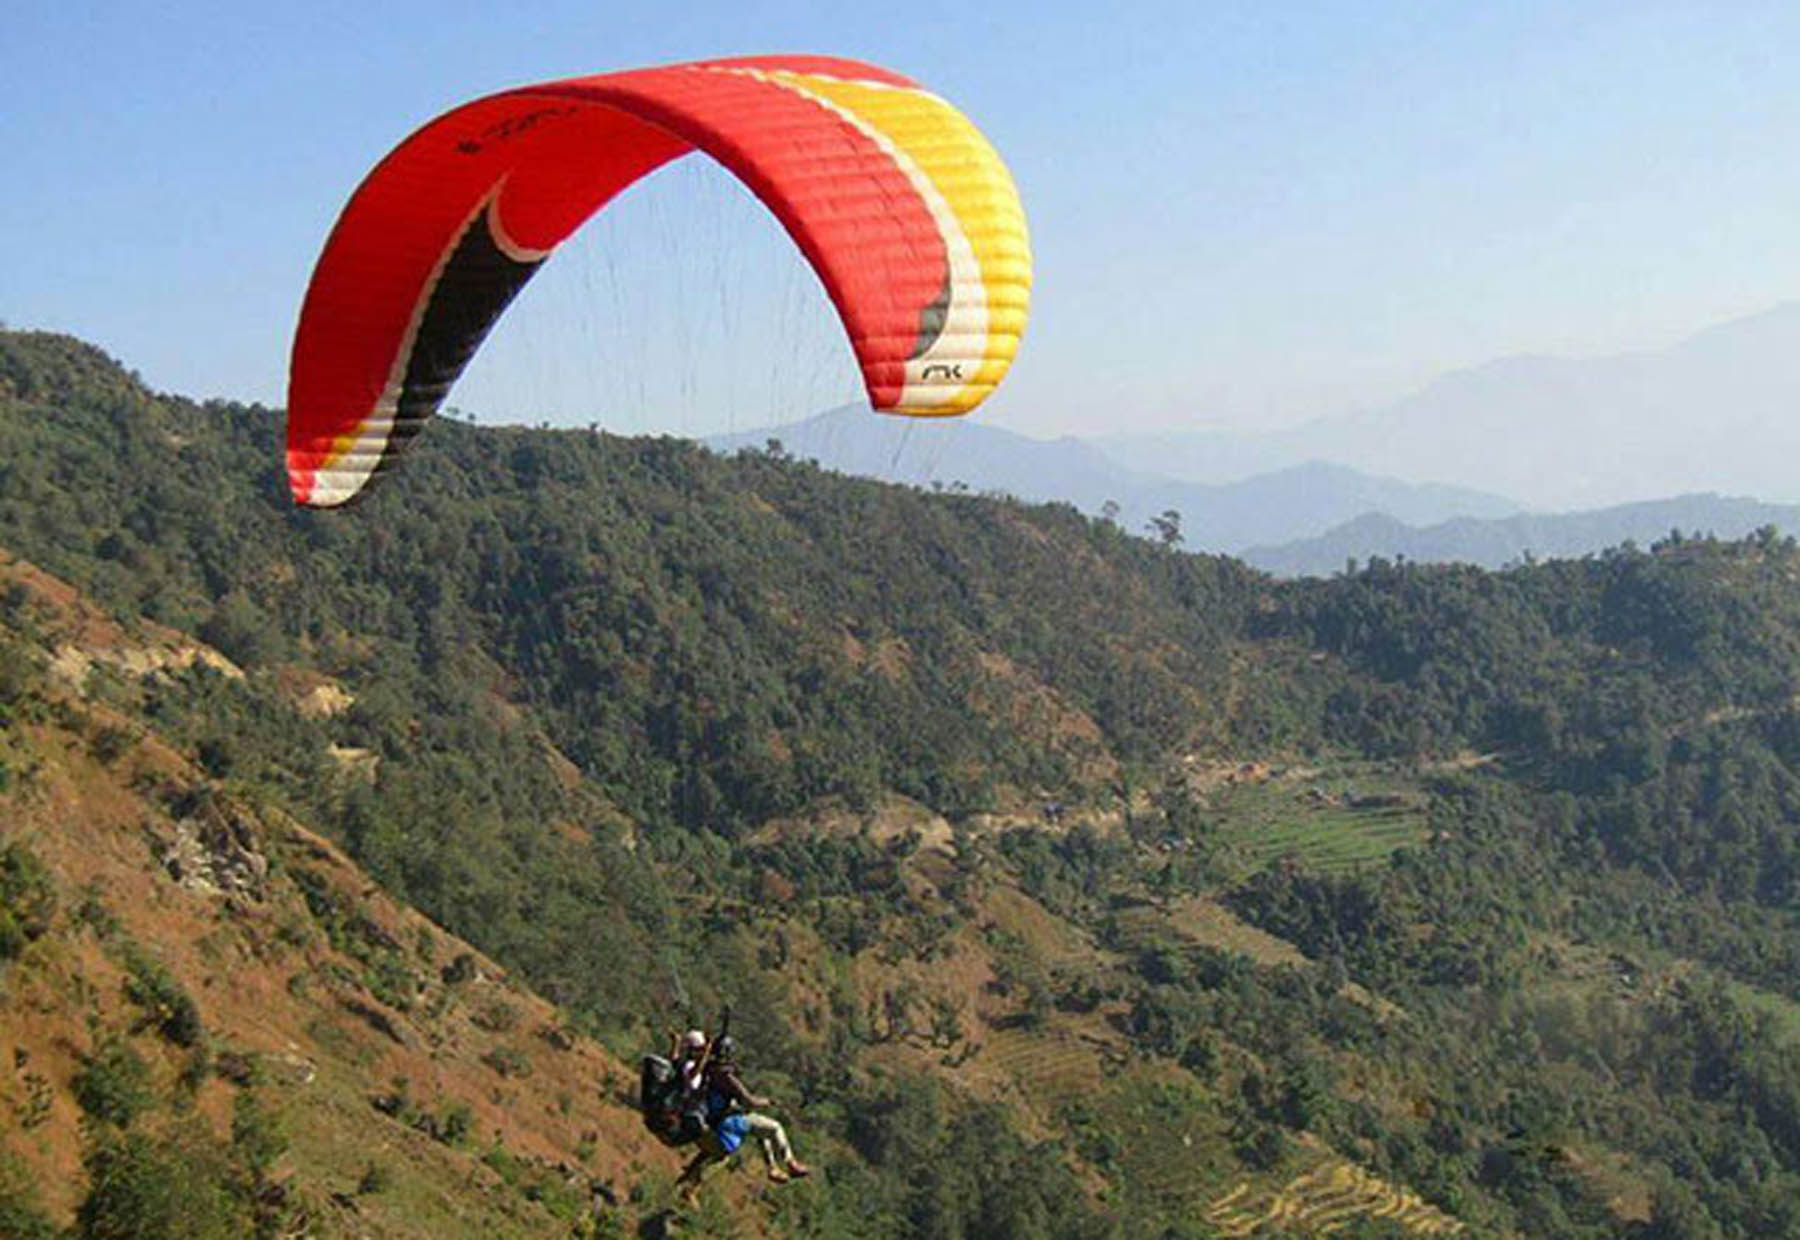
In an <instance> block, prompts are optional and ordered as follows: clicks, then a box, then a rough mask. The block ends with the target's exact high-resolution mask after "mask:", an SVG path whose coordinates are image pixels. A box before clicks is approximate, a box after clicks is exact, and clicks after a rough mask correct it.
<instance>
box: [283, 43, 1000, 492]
mask: <svg viewBox="0 0 1800 1240" xmlns="http://www.w3.org/2000/svg"><path fill="white" fill-rule="evenodd" d="M695 149H699V150H702V151H704V152H706V153H707V154H708V155H710V156H711V157H712V158H714V159H715V160H717V161H718V162H719V163H720V164H722V165H724V166H725V167H726V168H727V169H729V170H730V171H731V172H733V173H734V174H735V175H737V176H738V177H739V178H740V179H742V180H743V181H744V182H745V183H746V184H747V185H748V186H749V187H750V188H751V189H752V190H753V191H754V192H755V193H756V195H757V196H758V197H759V198H760V199H761V200H762V201H763V202H764V203H765V204H766V205H767V206H768V207H769V208H770V210H771V211H773V212H774V214H775V215H776V216H777V217H778V218H779V219H780V221H781V222H782V224H783V225H784V227H785V228H786V229H787V231H788V232H789V234H790V235H791V236H792V237H793V238H794V239H795V241H796V242H797V243H798V244H799V246H800V248H801V250H802V252H803V253H804V254H805V256H806V258H807V259H808V261H809V262H810V263H811V264H812V265H813V267H814V268H815V269H816V270H817V271H818V273H819V276H820V279H821V280H822V281H823V283H824V285H825V288H826V291H827V292H828V294H829V295H830V297H831V299H832V301H833V303H834V304H835V306H836V307H837V310H838V312H839V314H840V316H841V317H842V319H843V321H844V326H845V329H846V331H847V333H848V334H849V337H850V341H851V344H852V347H853V348H854V349H855V352H856V355H857V359H858V361H859V363H860V364H861V367H862V370H863V374H864V381H865V384H866V386H867V389H868V393H869V398H870V403H871V404H872V405H873V406H874V407H876V408H878V409H884V410H892V411H895V412H905V413H916V414H950V413H962V412H966V411H967V410H968V409H970V408H973V407H974V405H976V404H978V403H979V402H980V401H981V399H983V398H984V397H985V396H986V395H987V394H988V393H989V392H991V391H992V390H993V387H994V385H995V384H997V383H998V382H999V379H1000V377H1001V375H1002V374H1004V372H1005V369H1006V367H1007V365H1008V364H1009V363H1010V361H1011V358H1012V356H1013V353H1014V351H1015V350H1016V348H1017V344H1018V338H1019V334H1020V333H1021V332H1022V330H1023V327H1024V317H1025V310H1026V305H1027V302H1028V299H1029V287H1030V256H1029V250H1028V245H1027V241H1026V236H1025V226H1024V216H1023V212H1022V211H1021V210H1020V208H1019V205H1018V198H1017V194H1016V193H1015V191H1014V190H1013V187H1012V183H1011V180H1010V178H1009V177H1008V176H1007V174H1006V170H1005V168H1004V166H1003V165H1001V163H1000V161H999V158H998V156H996V155H995V154H994V153H993V150H992V148H991V147H989V146H988V145H987V143H986V142H985V140H984V139H982V138H981V136H980V134H979V133H978V132H977V131H976V130H975V129H974V127H973V126H972V125H970V124H969V123H968V122H967V120H965V119H964V118H962V116H961V115H960V114H959V113H957V112H956V111H955V109H953V108H951V107H950V106H949V105H948V104H946V103H944V102H943V101H942V100H940V99H938V98H936V97H935V96H933V95H930V94H928V93H927V92H925V91H923V90H920V89H919V88H918V87H916V86H914V85H913V84H912V83H910V82H908V81H907V80H906V79H904V78H901V77H899V76H898V75H895V74H893V73H889V72H887V71H885V70H882V69H878V68H875V67H874V66H871V65H865V64H859V63H857V62H854V61H843V60H833V59H828V58H823V57H801V56H788V57H756V58H750V59H744V60H728V61H708V62H701V63H696V64H691V65H674V66H668V67H663V68H655V69H643V70H634V71H630V72H625V73H615V74H603V75H599V76H595V77H586V78H575V79H570V80H567V81H561V82H552V83H545V84H543V85H539V86H530V87H524V88H521V89H519V90H515V91H509V92H506V93H504V94H500V95H494V96H490V97H488V98H486V99H481V100H477V101H475V102H473V103H470V104H467V105H465V106H463V107H460V108H457V109H456V110H454V111H452V112H450V113H447V114H446V115H444V116H442V117H440V118H438V119H437V120H435V121H433V122H431V123H430V124H428V125H427V126H425V127H424V128H423V129H421V130H419V131H418V132H417V133H415V134H414V135H413V136H412V137H410V138H408V139H407V140H406V141H405V142H403V143H402V144H401V145H400V146H399V147H398V148H396V149H395V150H394V151H393V152H392V153H391V154H390V155H389V156H388V157H387V158H386V159H384V160H383V161H382V162H381V164H380V165H378V166H377V167H376V169H375V170H374V171H373V172H372V173H371V174H370V175H369V177H368V179H367V180H365V181H364V183H363V184H362V186H361V187H360V188H359V189H358V190H357V192H356V194H355V195H354V196H353V197H352V199H351V201H350V203H349V205H348V206H347V207H346V208H345V210H344V213H343V215H342V217H341V218H340V219H339V221H338V224H337V227H336V228H335V229H334V230H333V232H332V235H331V238H330V240H329V241H328V242H327V243H326V246H325V251H324V253H323V255H322V256H321V257H320V259H319V263H318V267H317V269H316V270H315V271H314V273H313V279H312V283H311V286H310V287H309V288H308V290H307V296H306V302H305V305H304V306H303V308H302V311H301V317H300V325H299V328H298V330H297V332H296V334H295V340H294V355H293V363H292V368H291V373H290V380H289V393H288V476H289V482H290V486H291V488H292V490H293V494H294V498H295V499H296V500H297V501H299V502H301V503H303V504H311V505H316V506H328V505H333V504H340V503H343V502H345V501H346V500H349V499H351V498H353V497H354V496H355V495H356V494H358V493H359V492H360V491H361V490H362V488H363V487H364V486H366V485H367V483H368V482H369V480H370V479H371V478H372V477H373V476H374V475H376V474H377V473H379V472H380V471H381V470H382V469H384V468H386V467H387V466H388V465H389V464H391V462H392V461H393V459H394V458H395V456H396V454H397V453H398V452H399V451H400V450H401V449H403V448H404V446H405V445H406V443H407V442H408V441H409V440H410V439H411V438H412V437H413V435H415V434H416V433H417V432H418V430H419V429H420V428H421V427H422V426H423V424H424V422H425V420H426V419H427V418H429V417H430V415H431V414H432V413H433V412H435V411H436V409H437V407H438V405H439V404H440V403H441V402H442V400H443V398H444V395H445V394H446V392H447V391H448V390H449V388H450V385H451V384H452V383H454V382H455V380H456V378H457V376H458V375H460V374H461V373H462V370H463V368H464V367H465V366H466V365H467V363H468V361H469V359H470V357H471V356H472V355H473V353H474V351H475V349H476V348H477V347H478V346H479V345H480V343H481V341H482V339H483V338H484V337H485V336H486V334H487V332H488V330H489V328H491V327H492V325H493V323H494V321H495V320H496V319H497V318H498V317H499V315H500V314H501V312H502V311H503V310H504V309H505V308H506V306H507V304H508V303H509V302H510V301H511V300H512V298H513V297H514V296H515V295H516V294H517V293H518V291H519V290H520V289H521V288H522V287H523V286H524V284H525V282H526V281H527V280H528V279H530V277H531V275H532V274H533V273H534V272H535V271H536V270H537V268H538V266H539V265H540V264H541V263H542V262H543V261H544V259H545V258H546V257H547V256H548V255H549V253H550V252H551V251H552V250H553V249H555V247H556V246H557V245H558V244H560V243H561V242H562V241H563V240H564V239H565V238H567V237H568V236H569V234H570V233H572V232H573V231H574V230H575V229H576V228H578V227H580V225H581V224H582V223H583V221H585V220H586V219H587V218H588V217H589V216H591V215H592V214H593V213H594V212H595V211H597V210H599V209H600V208H601V207H603V206H604V205H605V204H606V203H607V202H608V201H609V200H611V199H612V198H613V197H614V196H616V195H617V194H618V193H619V192H620V191H622V190H623V189H625V188H626V187H627V186H629V185H631V184H632V183H633V182H635V181H637V180H638V179H639V178H641V177H643V176H645V175H646V174H648V173H649V172H651V171H653V170H654V169H656V168H658V167H660V166H661V165H662V164H664V163H666V162H668V161H669V160H672V159H675V158H678V157H679V156H682V155H684V154H687V153H689V152H690V151H692V150H695Z"/></svg>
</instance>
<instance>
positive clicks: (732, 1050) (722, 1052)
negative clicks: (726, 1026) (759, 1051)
mask: <svg viewBox="0 0 1800 1240" xmlns="http://www.w3.org/2000/svg"><path fill="white" fill-rule="evenodd" d="M712 1057H713V1061H714V1062H716V1063H730V1062H731V1061H732V1060H733V1059H734V1058H736V1057H737V1039H736V1038H734V1037H732V1036H731V1035H730V1034H729V1033H727V1034H725V1035H723V1036H722V1037H720V1038H719V1040H718V1041H717V1042H714V1043H713V1052H712Z"/></svg>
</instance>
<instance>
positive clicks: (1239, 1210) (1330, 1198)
mask: <svg viewBox="0 0 1800 1240" xmlns="http://www.w3.org/2000/svg"><path fill="white" fill-rule="evenodd" d="M1205 1215H1206V1219H1207V1221H1208V1222H1210V1223H1211V1224H1212V1225H1213V1227H1214V1228H1216V1229H1217V1230H1218V1233H1219V1234H1220V1235H1221V1236H1227V1237H1233V1238H1235V1237H1241V1236H1250V1235H1254V1234H1255V1233H1256V1231H1257V1229H1258V1228H1262V1227H1271V1226H1279V1227H1282V1228H1285V1229H1287V1230H1289V1231H1296V1232H1301V1233H1304V1234H1306V1235H1313V1236H1329V1235H1331V1234H1332V1233H1333V1232H1336V1231H1338V1230H1340V1229H1341V1228H1343V1227H1345V1226H1347V1225H1348V1224H1349V1223H1350V1221H1351V1220H1352V1219H1355V1218H1359V1217H1367V1218H1386V1219H1393V1220H1394V1221H1395V1222H1397V1223H1399V1224H1400V1225H1401V1226H1402V1227H1404V1228H1406V1229H1407V1230H1408V1231H1410V1232H1412V1233H1413V1234H1414V1235H1419V1236H1456V1235H1461V1234H1462V1232H1463V1225H1462V1223H1461V1222H1459V1221H1457V1220H1456V1219H1453V1218H1451V1217H1450V1216H1449V1215H1448V1214H1445V1213H1444V1212H1443V1211H1442V1210H1439V1209H1438V1208H1437V1207H1435V1206H1432V1205H1428V1204H1427V1203H1426V1202H1424V1201H1423V1200H1421V1199H1420V1198H1419V1197H1418V1195H1417V1194H1415V1193H1411V1192H1408V1191H1406V1190H1405V1189H1401V1188H1395V1187H1394V1186H1393V1185H1392V1184H1389V1183H1388V1182H1387V1181H1386V1180H1383V1179H1381V1178H1380V1177H1379V1176H1375V1175H1371V1174H1370V1173H1369V1172H1367V1171H1365V1170H1363V1169H1362V1168H1361V1167H1358V1166H1356V1165H1355V1164H1354V1163H1348V1162H1344V1161H1342V1160H1340V1159H1331V1160H1328V1161H1326V1162H1323V1163H1321V1164H1319V1165H1318V1166H1316V1167H1314V1168H1312V1169H1311V1170H1309V1171H1305V1172H1303V1173H1301V1174H1300V1175H1298V1176H1295V1177H1294V1178H1293V1179H1291V1180H1289V1181H1288V1182H1287V1183H1286V1184H1283V1185H1282V1186H1281V1187H1280V1188H1276V1189H1266V1188H1256V1187H1253V1186H1252V1185H1251V1184H1250V1183H1249V1182H1248V1181H1245V1182H1244V1183H1241V1184H1238V1185H1237V1186H1236V1187H1234V1188H1233V1189H1232V1190H1231V1191H1230V1192H1228V1193H1226V1194H1225V1195H1224V1196H1223V1197H1220V1198H1219V1199H1218V1200H1216V1201H1214V1202H1213V1203H1212V1204H1211V1205H1209V1206H1207V1208H1206V1211H1205Z"/></svg>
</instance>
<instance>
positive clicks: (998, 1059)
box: [982, 1029, 1106, 1118]
mask: <svg viewBox="0 0 1800 1240" xmlns="http://www.w3.org/2000/svg"><path fill="white" fill-rule="evenodd" d="M982 1059H983V1061H984V1063H985V1066H986V1067H987V1069H988V1070H990V1071H998V1072H1001V1073H1004V1074H1005V1075H1006V1076H1008V1077H1010V1078H1011V1079H1012V1080H1013V1081H1014V1082H1015V1083H1016V1084H1017V1085H1018V1087H1019V1090H1020V1092H1021V1093H1023V1094H1024V1095H1025V1097H1026V1098H1028V1099H1029V1100H1030V1102H1031V1104H1032V1106H1033V1107H1034V1108H1036V1109H1038V1110H1039V1111H1041V1112H1042V1113H1043V1114H1044V1116H1045V1117H1046V1118H1047V1117H1049V1116H1053V1115H1055V1114H1056V1113H1057V1111H1058V1110H1059V1109H1061V1108H1062V1107H1064V1106H1067V1105H1069V1104H1071V1103H1075V1102H1079V1101H1081V1100H1082V1099H1084V1098H1090V1097H1092V1096H1093V1095H1094V1094H1095V1093H1096V1092H1098V1091H1099V1090H1100V1089H1101V1088H1102V1087H1103V1086H1104V1085H1105V1082H1106V1075H1105V1067H1104V1055H1103V1048H1101V1047H1099V1046H1096V1045H1094V1044H1093V1043H1091V1042H1089V1041H1086V1040H1085V1039H1082V1038H1080V1037H1077V1036H1074V1035H1070V1034H1065V1033H1061V1032H1056V1033H1050V1034H1045V1033H1042V1032H1039V1033H1029V1032H1027V1031H1025V1030H1020V1029H1000V1030H996V1031H994V1032H993V1033H992V1034H990V1035H989V1037H988V1040H987V1044H986V1045H985V1046H984V1047H983V1048H982Z"/></svg>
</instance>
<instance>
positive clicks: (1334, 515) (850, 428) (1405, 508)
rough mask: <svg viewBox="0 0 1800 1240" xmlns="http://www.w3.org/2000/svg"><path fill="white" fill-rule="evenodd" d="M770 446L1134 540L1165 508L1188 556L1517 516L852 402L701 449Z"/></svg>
mask: <svg viewBox="0 0 1800 1240" xmlns="http://www.w3.org/2000/svg"><path fill="white" fill-rule="evenodd" d="M771 439H774V440H779V441H780V442H781V446H782V449H783V450H784V451H786V452H788V453H790V454H791V455H793V456H796V457H799V458H801V459H812V460H816V461H818V462H819V464H820V465H823V466H825V467H826V468H828V469H833V470H837V471H839V472H842V473H847V474H858V475H862V476H865V477H871V478H880V479H883V480H885V481H888V482H896V483H905V484H909V485H913V486H930V485H934V484H935V485H940V486H944V487H952V486H957V485H962V486H966V487H967V488H968V489H969V490H972V491H977V492H980V491H1004V492H1006V493H1007V494H1010V495H1015V496H1017V497H1019V498H1020V499H1027V500H1039V501H1058V502H1062V503H1068V504H1073V505H1074V506H1075V507H1077V508H1079V509H1080V510H1081V511H1083V512H1086V513H1089V514H1090V515H1096V516H1097V515H1100V514H1101V513H1102V512H1103V510H1104V506H1105V505H1106V504H1107V503H1108V502H1109V501H1110V502H1111V503H1114V504H1117V505H1118V513H1117V517H1116V519H1117V521H1118V522H1119V524H1120V525H1122V526H1123V527H1124V528H1126V529H1128V530H1131V531H1132V532H1134V533H1141V532H1143V530H1144V529H1145V526H1146V524H1147V523H1148V522H1149V521H1150V519H1151V518H1152V517H1153V516H1156V515H1158V514H1160V513H1162V512H1164V511H1166V510H1168V509H1174V510H1175V511H1177V512H1179V513H1180V514H1181V517H1182V526H1181V528H1182V533H1183V537H1184V540H1185V545H1186V546H1187V547H1188V548H1189V549H1191V550H1197V551H1223V552H1236V551H1238V550H1240V549H1242V548H1244V547H1248V546H1252V545H1256V544H1274V543H1285V542H1289V541H1292V540H1295V539H1301V538H1308V537H1312V536H1314V535H1317V534H1319V533H1321V532H1322V531H1324V530H1327V529H1330V528H1332V527H1333V526H1336V525H1339V524H1341V523H1343V522H1346V521H1350V520H1352V519H1353V518H1356V517H1358V516H1361V515H1363V514H1365V513H1370V512H1383V513H1388V514H1391V515H1392V516H1393V517H1395V518H1396V519H1398V520H1401V521H1404V522H1407V523H1411V524H1415V525H1429V524H1432V523H1435V522H1439V521H1445V520H1448V519H1450V518H1452V517H1458V516H1476V517H1487V518H1497V517H1505V516H1510V515H1513V514H1515V513H1517V512H1519V510H1520V509H1519V506H1518V505H1517V504H1515V503H1513V502H1512V501H1511V500H1508V499H1505V498H1503V497H1501V496H1498V495H1494V494H1491V493H1488V492H1484V491H1480V490H1477V489H1474V488H1467V487H1454V486H1439V485H1434V484H1417V483H1407V482H1398V481H1395V480H1394V479H1391V478H1383V477H1377V476H1375V475H1371V474H1367V473H1364V472H1361V471H1359V470H1356V469H1351V468H1346V467H1344V466H1341V465H1330V464H1324V463H1321V462H1318V461H1307V462H1301V463H1295V464H1291V465H1289V466H1287V467H1284V468H1281V469H1277V470H1273V471H1270V472H1268V473H1265V474H1261V475H1258V476H1256V477H1251V478H1245V479H1241V480H1238V481H1234V482H1230V483H1225V484H1220V485H1207V484H1204V483H1195V482H1185V481H1180V480H1177V479H1172V478H1168V477H1162V476H1158V475H1156V474H1155V473H1153V472H1149V471H1141V470H1134V469H1129V468H1127V467H1125V466H1123V465H1120V464H1119V463H1118V462H1117V461H1115V460H1113V459H1111V458H1110V457H1109V456H1108V455H1107V454H1106V453H1104V452H1102V451H1100V450H1099V449H1098V448H1096V447H1094V446H1093V445H1092V444H1090V443H1087V442H1084V441H1082V440H1079V439H1073V438H1064V439H1057V440H1040V439H1031V438H1029V437H1027V436H1024V435H1019V434H1015V433H1013V432H1011V431H1005V430H1001V429H999V428H997V427H993V426H988V425H984V424H982V423H980V422H975V421H969V420H964V419H955V420H952V419H915V418H893V417H882V416H879V415H876V414H872V413H870V412H869V411H868V410H867V409H862V408H857V407H855V406H846V407H844V408H840V409H833V410H831V411H829V412H827V413H823V414H820V415H818V416H817V417H813V418H809V419H807V420H806V421H803V422H796V423H791V424H789V425H785V426H775V427H767V428H764V429H761V430H754V431H746V432H742V433H739V434H734V435H722V436H716V437H714V438H711V439H708V440H707V441H706V443H707V445H708V446H709V447H711V448H713V449H714V450H715V451H719V452H726V453H729V452H734V451H737V450H739V449H741V448H755V449H761V448H763V447H764V446H765V445H766V444H767V443H768V441H769V440H771Z"/></svg>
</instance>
